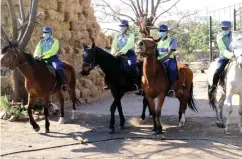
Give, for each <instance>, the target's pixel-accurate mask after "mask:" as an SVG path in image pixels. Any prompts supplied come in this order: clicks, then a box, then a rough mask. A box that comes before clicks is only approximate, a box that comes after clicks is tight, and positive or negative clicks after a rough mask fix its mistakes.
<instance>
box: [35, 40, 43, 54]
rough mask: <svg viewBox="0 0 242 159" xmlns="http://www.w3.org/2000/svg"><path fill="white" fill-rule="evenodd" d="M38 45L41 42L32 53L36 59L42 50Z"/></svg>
mask: <svg viewBox="0 0 242 159" xmlns="http://www.w3.org/2000/svg"><path fill="white" fill-rule="evenodd" d="M40 43H41V41H40V42H39V43H38V45H37V46H36V48H35V51H34V57H36V56H41V53H42V48H41V46H40Z"/></svg>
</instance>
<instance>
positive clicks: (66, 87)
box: [61, 84, 70, 91]
mask: <svg viewBox="0 0 242 159" xmlns="http://www.w3.org/2000/svg"><path fill="white" fill-rule="evenodd" d="M61 90H62V91H70V88H69V87H68V86H67V85H66V84H63V85H62V86H61Z"/></svg>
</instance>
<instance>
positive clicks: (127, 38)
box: [104, 20, 138, 93]
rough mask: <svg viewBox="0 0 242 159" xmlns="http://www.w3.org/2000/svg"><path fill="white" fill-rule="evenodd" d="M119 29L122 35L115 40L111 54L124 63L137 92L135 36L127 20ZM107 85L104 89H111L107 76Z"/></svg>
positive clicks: (121, 23) (122, 21)
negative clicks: (130, 30)
mask: <svg viewBox="0 0 242 159" xmlns="http://www.w3.org/2000/svg"><path fill="white" fill-rule="evenodd" d="M119 27H120V33H119V34H118V35H116V36H115V38H114V39H113V42H112V49H111V54H112V55H114V56H116V57H117V58H120V59H121V60H122V61H123V64H124V67H125V68H126V71H127V73H128V76H129V78H130V79H131V82H132V84H133V88H132V90H134V91H137V90H138V86H137V80H138V79H137V78H138V77H137V75H138V72H137V70H136V55H135V52H134V49H133V48H134V42H135V36H134V34H132V33H130V32H129V22H128V21H127V20H121V21H120V24H119ZM110 67H112V66H110ZM105 83H106V85H107V86H106V87H104V89H109V88H110V87H109V86H108V79H107V77H106V76H105ZM136 93H137V92H136Z"/></svg>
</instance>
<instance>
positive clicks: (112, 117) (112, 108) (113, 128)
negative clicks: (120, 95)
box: [109, 99, 117, 134]
mask: <svg viewBox="0 0 242 159" xmlns="http://www.w3.org/2000/svg"><path fill="white" fill-rule="evenodd" d="M116 106H117V104H116V100H115V99H114V101H113V103H112V105H111V107H110V112H111V119H110V125H109V129H110V132H109V133H110V134H113V133H114V132H115V127H114V124H115V110H116Z"/></svg>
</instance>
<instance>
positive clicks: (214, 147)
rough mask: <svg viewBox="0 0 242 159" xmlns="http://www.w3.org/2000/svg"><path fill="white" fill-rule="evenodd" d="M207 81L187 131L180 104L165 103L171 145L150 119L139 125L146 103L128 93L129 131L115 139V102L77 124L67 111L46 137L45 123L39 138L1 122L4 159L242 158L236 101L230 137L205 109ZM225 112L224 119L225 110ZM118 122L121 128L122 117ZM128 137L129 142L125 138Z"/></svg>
mask: <svg viewBox="0 0 242 159" xmlns="http://www.w3.org/2000/svg"><path fill="white" fill-rule="evenodd" d="M205 77H206V74H197V75H196V76H195V79H194V85H195V90H194V94H195V98H196V101H197V108H198V110H199V113H198V114H196V113H193V112H191V111H190V110H187V113H186V124H185V127H184V128H177V125H178V106H177V101H175V100H170V99H167V100H166V103H165V105H164V107H163V108H164V109H163V110H162V123H163V127H164V130H165V134H164V135H165V136H166V138H167V139H169V140H160V137H159V136H158V137H157V136H153V135H151V129H152V121H151V119H146V120H145V123H143V124H141V125H139V124H138V120H139V116H140V114H141V110H142V105H141V104H142V102H141V99H142V98H141V97H138V96H135V95H133V94H127V95H125V97H124V99H123V101H122V104H123V111H124V114H125V117H126V121H127V124H126V129H124V130H122V131H121V130H117V132H116V134H114V135H109V134H108V129H107V128H108V124H109V106H110V104H111V102H112V99H111V98H108V99H105V100H102V101H99V102H95V103H90V104H88V105H87V106H81V107H78V119H77V120H74V121H71V120H70V112H71V110H70V109H68V110H66V121H67V123H66V124H65V125H59V124H57V122H56V121H57V118H52V119H51V126H50V130H51V133H49V134H44V133H42V132H43V131H44V121H40V122H39V123H40V127H41V130H40V132H39V133H35V132H34V131H33V130H32V128H31V126H30V124H28V123H23V122H21V123H16V122H15V123H11V122H8V121H1V154H2V155H4V156H2V158H9V159H14V158H16V159H22V158H24V159H25V158H36V159H43V158H45V159H49V158H57V159H69V158H76V159H79V158H84V159H85V158H99V159H100V158H160V159H168V158H169V159H171V158H176V159H177V158H179V159H182V158H192V159H194V158H196V159H197V158H198V159H200V158H204V159H205V158H206V159H207V158H211V159H216V158H224V159H227V158H230V159H237V158H238V159H239V158H242V149H239V147H240V148H241V147H242V135H241V134H239V129H238V124H237V123H238V121H239V115H238V97H236V96H235V97H234V98H233V101H234V103H235V106H234V112H233V117H232V118H233V120H232V124H231V135H225V134H224V132H223V129H220V128H217V127H216V124H215V118H214V115H215V114H214V112H213V111H212V109H211V108H210V107H209V105H208V104H207V97H206V82H205ZM224 110H225V116H226V115H227V111H226V107H225V108H224ZM147 114H148V113H147ZM116 119H117V120H116V124H117V126H118V122H119V118H118V116H117V117H116ZM77 136H79V137H82V138H87V139H88V141H90V142H92V143H87V144H79V142H78V141H76V140H75V139H74V138H75V137H77ZM125 137H126V139H122V138H125ZM131 137H132V138H131ZM115 138H116V139H115ZM151 138H153V139H151ZM106 139H115V140H108V141H106ZM198 139H200V140H198ZM102 140H104V141H102ZM38 149H39V150H38ZM35 150H36V151H35ZM20 151H31V152H20ZM16 152H17V153H16ZM18 152H19V153H18Z"/></svg>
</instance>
